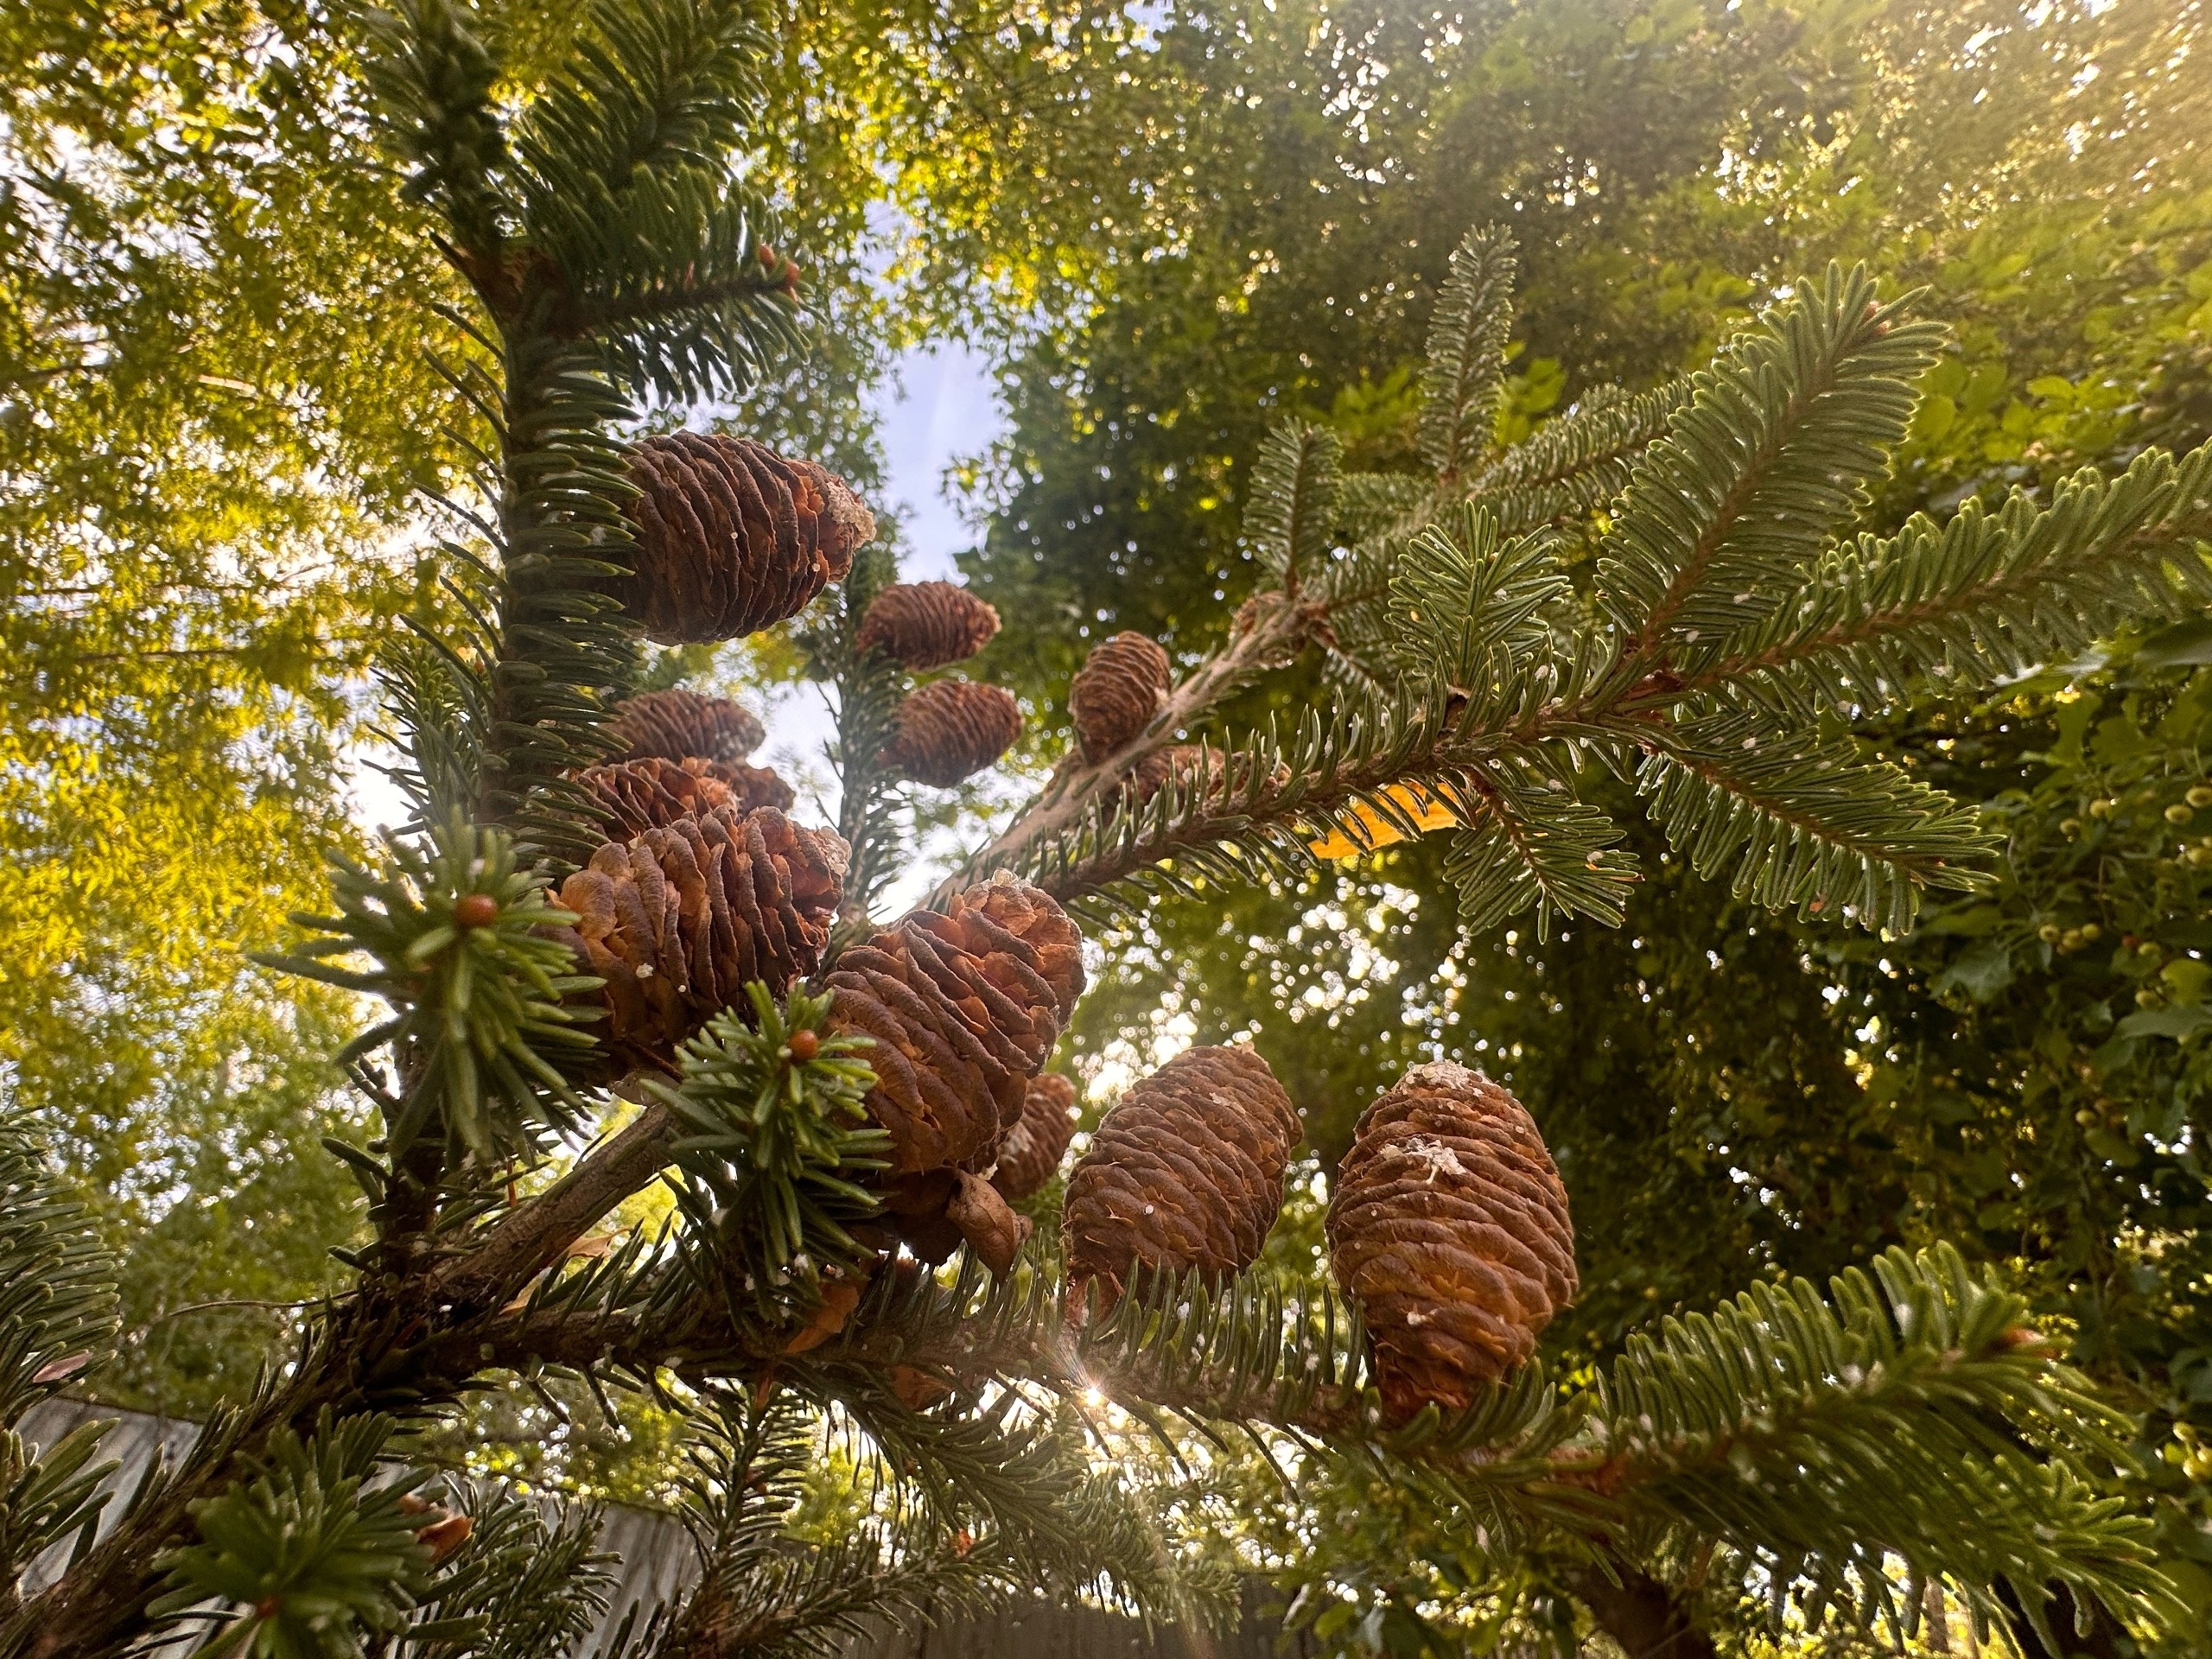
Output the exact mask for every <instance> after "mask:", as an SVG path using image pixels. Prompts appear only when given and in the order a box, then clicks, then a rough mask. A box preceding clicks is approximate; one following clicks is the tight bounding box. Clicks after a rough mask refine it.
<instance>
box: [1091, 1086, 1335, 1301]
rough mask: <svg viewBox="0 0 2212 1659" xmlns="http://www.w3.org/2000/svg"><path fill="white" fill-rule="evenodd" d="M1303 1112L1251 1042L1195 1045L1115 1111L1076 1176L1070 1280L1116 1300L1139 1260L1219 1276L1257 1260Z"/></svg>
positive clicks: (1279, 1198) (1126, 1097)
mask: <svg viewBox="0 0 2212 1659" xmlns="http://www.w3.org/2000/svg"><path fill="white" fill-rule="evenodd" d="M1299 1137H1300V1125H1299V1121H1298V1110H1297V1109H1296V1108H1295V1107H1294V1106H1293V1105H1292V1104H1291V1103H1290V1096H1288V1095H1286V1094H1285V1093H1283V1091H1282V1085H1281V1084H1279V1083H1277V1082H1276V1081H1275V1078H1274V1072H1272V1071H1268V1063H1267V1062H1266V1061H1265V1060H1263V1059H1262V1058H1260V1057H1259V1055H1257V1054H1256V1053H1255V1052H1253V1051H1252V1050H1250V1049H1249V1048H1245V1047H1242V1046H1238V1047H1235V1048H1192V1049H1186V1050H1185V1051H1184V1052H1182V1053H1180V1054H1179V1055H1177V1056H1176V1057H1175V1058H1173V1059H1172V1060H1170V1061H1168V1063H1167V1064H1166V1065H1163V1066H1161V1067H1160V1070H1159V1071H1155V1072H1154V1073H1153V1074H1152V1075H1151V1076H1150V1077H1141V1078H1140V1079H1138V1081H1137V1082H1135V1083H1134V1084H1131V1085H1130V1086H1129V1090H1128V1093H1126V1094H1124V1095H1123V1096H1122V1098H1121V1099H1120V1100H1119V1101H1118V1102H1116V1104H1115V1106H1114V1109H1112V1110H1111V1111H1109V1112H1108V1113H1107V1114H1106V1121H1105V1122H1103V1123H1101V1124H1100V1125H1099V1126H1098V1134H1097V1136H1096V1139H1094V1140H1093V1141H1092V1142H1091V1144H1090V1151H1088V1152H1086V1153H1085V1154H1084V1155H1083V1156H1082V1158H1081V1159H1079V1160H1077V1163H1076V1166H1075V1172H1074V1173H1072V1174H1071V1175H1070V1176H1069V1177H1068V1197H1067V1208H1066V1219H1065V1228H1066V1233H1067V1257H1068V1282H1069V1285H1070V1287H1071V1289H1072V1288H1073V1287H1075V1286H1076V1285H1077V1284H1078V1283H1079V1282H1080V1281H1085V1280H1089V1279H1093V1278H1096V1279H1098V1280H1101V1281H1103V1283H1104V1285H1105V1287H1106V1291H1107V1295H1108V1298H1109V1300H1111V1299H1113V1298H1115V1297H1118V1296H1119V1295H1120V1294H1121V1293H1122V1288H1123V1287H1124V1286H1125V1285H1126V1283H1127V1282H1128V1275H1129V1273H1130V1271H1131V1269H1132V1268H1139V1267H1142V1268H1151V1269H1154V1270H1155V1271H1160V1270H1165V1271H1167V1272H1170V1273H1187V1272H1190V1271H1192V1270H1193V1269H1196V1270H1197V1271H1198V1272H1199V1273H1202V1274H1206V1275H1207V1276H1208V1277H1210V1278H1226V1277H1228V1276H1230V1275H1231V1274H1238V1273H1242V1272H1243V1270H1244V1269H1245V1268H1249V1266H1251V1265H1252V1263H1253V1262H1255V1260H1256V1259H1258V1256H1259V1254H1260V1249H1261V1246H1262V1245H1263V1244H1264V1243H1266V1242H1267V1237H1268V1229H1269V1228H1271V1227H1273V1226H1274V1220H1275V1211H1277V1210H1278V1209H1280V1208H1281V1205H1282V1172H1283V1168H1284V1166H1285V1165H1287V1163H1288V1162H1289V1161H1290V1152H1291V1148H1292V1147H1295V1146H1296V1145H1297V1144H1298V1141H1299Z"/></svg>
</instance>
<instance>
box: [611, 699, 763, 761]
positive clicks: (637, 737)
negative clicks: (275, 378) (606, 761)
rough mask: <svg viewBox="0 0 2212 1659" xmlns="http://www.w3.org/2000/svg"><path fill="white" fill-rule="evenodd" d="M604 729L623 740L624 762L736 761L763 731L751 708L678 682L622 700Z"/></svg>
mask: <svg viewBox="0 0 2212 1659" xmlns="http://www.w3.org/2000/svg"><path fill="white" fill-rule="evenodd" d="M607 729H608V730H609V731H610V732H611V733H613V735H614V737H615V738H616V740H617V741H620V743H621V744H622V746H623V753H622V755H621V759H623V760H722V761H730V762H735V761H739V760H744V759H745V757H746V756H747V755H748V754H750V753H753V750H755V749H757V748H759V747H760V740H761V739H762V738H764V737H766V735H767V734H766V732H765V731H763V730H762V729H761V726H760V721H759V720H757V719H756V718H754V716H753V713H752V711H751V710H749V709H744V708H742V707H741V706H740V705H738V704H736V703H734V702H731V701H730V700H729V699H728V697H709V696H704V695H703V694H702V693H700V692H697V691H688V690H684V689H683V687H682V686H677V687H674V688H672V689H671V690H666V691H640V692H639V693H638V694H637V696H632V697H625V698H623V700H622V701H621V702H618V703H616V704H615V705H614V715H613V719H612V720H610V721H608V722H607Z"/></svg>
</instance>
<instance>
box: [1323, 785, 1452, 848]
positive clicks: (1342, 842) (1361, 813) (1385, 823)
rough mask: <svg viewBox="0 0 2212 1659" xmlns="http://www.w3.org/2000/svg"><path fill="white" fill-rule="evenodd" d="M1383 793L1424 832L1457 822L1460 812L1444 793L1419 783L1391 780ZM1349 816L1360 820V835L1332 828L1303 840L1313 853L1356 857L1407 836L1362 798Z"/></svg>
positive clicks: (1416, 827)
mask: <svg viewBox="0 0 2212 1659" xmlns="http://www.w3.org/2000/svg"><path fill="white" fill-rule="evenodd" d="M1383 795H1384V797H1385V798H1387V799H1388V800H1389V802H1390V804H1392V805H1394V806H1395V807H1396V808H1398V809H1399V811H1400V812H1401V813H1402V814H1403V816H1405V817H1408V818H1410V819H1411V820H1412V821H1413V823H1414V828H1415V829H1418V830H1420V831H1421V833H1422V834H1424V835H1426V834H1427V832H1428V831H1430V830H1431V829H1450V828H1451V827H1452V825H1454V824H1456V823H1459V814H1458V813H1456V812H1454V811H1453V810H1452V808H1451V807H1449V806H1447V805H1446V804H1445V802H1444V798H1443V797H1441V796H1440V795H1438V794H1436V793H1434V792H1433V791H1429V790H1426V789H1423V788H1422V787H1421V785H1419V784H1393V785H1390V786H1389V788H1388V789H1386V790H1384V791H1383ZM1352 817H1354V818H1355V819H1356V820H1357V823H1358V824H1359V829H1360V835H1359V837H1358V838H1357V839H1355V838H1354V837H1352V836H1349V835H1346V834H1345V833H1344V830H1342V829H1331V830H1330V831H1329V832H1328V833H1327V834H1326V835H1325V836H1321V837H1320V838H1319V840H1316V841H1313V842H1307V843H1306V844H1307V845H1308V846H1309V847H1311V848H1312V849H1313V853H1314V855H1315V856H1317V857H1319V858H1330V859H1338V858H1357V857H1358V856H1359V855H1361V854H1362V853H1370V852H1373V851H1374V850H1375V849H1376V848H1377V847H1388V846H1389V844H1390V843H1391V842H1394V841H1403V840H1405V839H1406V832H1405V831H1404V830H1403V829H1400V828H1399V827H1398V826H1397V825H1396V824H1395V823H1392V822H1391V821H1390V820H1389V818H1386V817H1383V814H1382V813H1380V812H1378V811H1376V810H1375V808H1374V807H1372V806H1370V804H1368V803H1366V802H1365V801H1362V802H1360V803H1359V804H1357V805H1356V806H1354V807H1353V808H1352Z"/></svg>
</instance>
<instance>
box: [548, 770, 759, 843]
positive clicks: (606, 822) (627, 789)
mask: <svg viewBox="0 0 2212 1659" xmlns="http://www.w3.org/2000/svg"><path fill="white" fill-rule="evenodd" d="M575 781H576V783H577V785H578V786H579V787H581V788H582V790H583V791H584V793H585V794H586V795H587V796H588V797H589V798H590V800H591V806H592V815H593V817H595V818H596V819H597V820H598V822H599V826H600V831H601V834H603V835H607V836H613V837H614V838H615V839H616V840H618V841H627V840H628V839H629V838H630V837H631V836H641V835H643V834H645V831H646V830H648V829H659V828H660V827H661V826H662V825H664V824H669V823H675V822H676V820H677V819H678V818H683V817H696V816H697V815H698V814H700V813H702V812H711V811H713V810H715V808H716V807H718V806H728V804H729V803H730V792H729V789H728V785H725V784H723V783H722V782H721V779H717V778H711V777H709V776H707V775H706V773H705V772H703V771H694V770H692V768H690V766H683V765H680V764H679V763H677V761H674V760H661V759H659V758H658V756H656V757H655V758H653V759H652V760H618V761H616V762H615V763H614V764H613V766H591V767H588V768H587V769H585V770H584V771H582V772H578V773H576V774H575Z"/></svg>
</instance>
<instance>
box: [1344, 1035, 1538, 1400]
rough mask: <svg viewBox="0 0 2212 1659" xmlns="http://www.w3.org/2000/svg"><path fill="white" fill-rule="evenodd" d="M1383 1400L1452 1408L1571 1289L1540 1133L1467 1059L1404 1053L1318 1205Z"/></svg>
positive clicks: (1514, 1358)
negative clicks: (1401, 1066)
mask: <svg viewBox="0 0 2212 1659" xmlns="http://www.w3.org/2000/svg"><path fill="white" fill-rule="evenodd" d="M1328 1236H1329V1260H1330V1263H1331V1265H1332V1267H1333V1268H1335V1270H1336V1275H1337V1282H1338V1284H1340V1285H1342V1286H1343V1287H1344V1289H1345V1291H1346V1292H1347V1293H1348V1294H1350V1295H1351V1297H1352V1299H1353V1300H1355V1301H1357V1303H1358V1304H1359V1306H1360V1310H1361V1312H1362V1313H1363V1315H1364V1317H1365V1319H1366V1321H1367V1335H1368V1340H1369V1341H1370V1343H1371V1344H1373V1347H1374V1351H1375V1370H1376V1381H1377V1382H1378V1383H1379V1384H1380V1385H1381V1388H1382V1390H1383V1402H1384V1404H1385V1405H1386V1406H1387V1407H1388V1408H1389V1410H1390V1411H1391V1412H1392V1413H1393V1414H1395V1415H1397V1416H1399V1417H1409V1416H1411V1415H1413V1414H1414V1413H1415V1412H1417V1411H1419V1410H1420V1409H1421V1407H1422V1406H1423V1405H1425V1404H1427V1402H1430V1401H1434V1402H1436V1403H1437V1404H1439V1405H1440V1406H1444V1407H1446V1408H1452V1409H1457V1408H1461V1407H1464V1406H1465V1405H1466V1404H1467V1403H1468V1402H1470V1401H1471V1399H1472V1398H1473V1396H1474V1392H1475V1389H1476V1388H1477V1387H1478V1385H1479V1384H1482V1383H1489V1382H1493V1381H1495V1380H1496V1379H1497V1378H1498V1377H1501V1376H1504V1375H1505V1374H1506V1373H1507V1372H1509V1371H1510V1370H1514V1369H1516V1367H1518V1366H1520V1365H1522V1364H1523V1363H1526V1362H1527V1360H1528V1358H1529V1355H1530V1354H1532V1353H1533V1352H1535V1347H1536V1337H1537V1334H1538V1333H1539V1332H1541V1331H1542V1330H1543V1328H1544V1326H1545V1325H1548V1324H1549V1323H1550V1322H1551V1318H1552V1315H1553V1314H1554V1313H1557V1312H1558V1311H1559V1310H1560V1308H1561V1307H1563V1306H1566V1305H1567V1302H1569V1301H1570V1300H1573V1295H1574V1291H1575V1276H1574V1224H1573V1221H1572V1220H1571V1219H1569V1217H1568V1215H1567V1192H1566V1189H1565V1188H1564V1187H1562V1186H1561V1185H1560V1179H1559V1172H1558V1171H1557V1170H1556V1169H1554V1167H1553V1166H1552V1160H1551V1154H1549V1153H1548V1152H1547V1151H1546V1150H1545V1149H1544V1142H1543V1137H1542V1136H1541V1135H1539V1134H1537V1132H1536V1125H1535V1122H1534V1120H1532V1119H1531V1118H1530V1117H1529V1114H1528V1112H1527V1110H1526V1109H1524V1108H1523V1107H1522V1104H1521V1103H1520V1102H1519V1101H1517V1100H1516V1099H1514V1098H1513V1096H1511V1095H1510V1094H1508V1093H1507V1092H1506V1091H1505V1090H1503V1089H1501V1088H1499V1087H1498V1086H1497V1084H1494V1083H1492V1082H1491V1080H1490V1079H1489V1078H1488V1077H1484V1076H1483V1074H1482V1073H1481V1072H1479V1071H1468V1070H1467V1069H1466V1068H1465V1066H1460V1065H1450V1064H1448V1063H1446V1062H1438V1063H1435V1064H1433V1065H1421V1066H1415V1067H1414V1069H1413V1070H1412V1071H1408V1072H1407V1073H1406V1075H1405V1076H1404V1077H1401V1078H1399V1079H1398V1082H1397V1084H1396V1085H1395V1087H1393V1088H1392V1089H1391V1090H1389V1092H1388V1093H1386V1094H1384V1095H1383V1096H1382V1098H1380V1099H1379V1100H1377V1101H1376V1103H1374V1104H1373V1105H1372V1106H1370V1107H1369V1108H1368V1109H1367V1111H1366V1113H1365V1115H1364V1116H1362V1117H1361V1118H1360V1120H1359V1127H1358V1128H1357V1131H1355V1133H1354V1137H1353V1141H1352V1148H1351V1152H1350V1153H1349V1154H1346V1155H1345V1158H1344V1167H1343V1168H1342V1169H1341V1170H1340V1171H1339V1172H1338V1176H1337V1190H1336V1195H1335V1197H1334V1198H1332V1200H1331V1202H1330V1205H1329V1218H1328Z"/></svg>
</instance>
